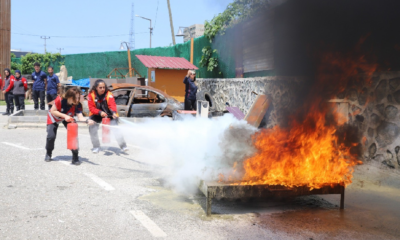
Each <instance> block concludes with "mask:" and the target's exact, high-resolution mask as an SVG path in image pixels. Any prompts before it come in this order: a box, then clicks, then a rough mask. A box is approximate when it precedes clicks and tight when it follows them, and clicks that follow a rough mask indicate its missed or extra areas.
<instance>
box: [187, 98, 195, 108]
mask: <svg viewBox="0 0 400 240" xmlns="http://www.w3.org/2000/svg"><path fill="white" fill-rule="evenodd" d="M196 102H197V101H196V99H195V100H190V99H186V98H185V110H187V111H192V110H194V111H196V110H197V103H196Z"/></svg>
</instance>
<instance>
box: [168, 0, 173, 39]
mask: <svg viewBox="0 0 400 240" xmlns="http://www.w3.org/2000/svg"><path fill="white" fill-rule="evenodd" d="M167 4H168V11H169V23H170V24H171V34H172V43H173V44H174V45H175V35H174V24H173V22H172V12H171V5H170V3H169V0H167Z"/></svg>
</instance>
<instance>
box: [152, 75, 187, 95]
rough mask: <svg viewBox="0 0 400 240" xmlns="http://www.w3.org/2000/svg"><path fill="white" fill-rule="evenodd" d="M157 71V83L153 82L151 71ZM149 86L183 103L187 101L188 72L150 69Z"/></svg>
mask: <svg viewBox="0 0 400 240" xmlns="http://www.w3.org/2000/svg"><path fill="white" fill-rule="evenodd" d="M152 70H155V76H156V81H155V82H151V71H152ZM148 71H149V73H148V75H147V76H148V81H149V86H152V87H154V88H157V89H160V90H161V91H164V92H166V93H167V94H168V95H170V96H171V97H173V98H175V99H176V100H178V101H180V102H183V101H184V100H185V84H183V79H184V78H185V76H186V74H187V72H188V70H177V69H152V68H149V69H148Z"/></svg>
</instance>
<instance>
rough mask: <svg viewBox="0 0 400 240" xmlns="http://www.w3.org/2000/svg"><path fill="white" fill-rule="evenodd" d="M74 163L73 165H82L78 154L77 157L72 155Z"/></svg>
mask: <svg viewBox="0 0 400 240" xmlns="http://www.w3.org/2000/svg"><path fill="white" fill-rule="evenodd" d="M72 164H73V165H77V166H78V165H81V161H79V157H78V156H76V157H75V156H73V157H72Z"/></svg>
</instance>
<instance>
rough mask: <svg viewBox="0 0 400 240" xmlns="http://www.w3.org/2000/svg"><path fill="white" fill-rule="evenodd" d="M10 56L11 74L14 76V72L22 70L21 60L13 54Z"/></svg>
mask: <svg viewBox="0 0 400 240" xmlns="http://www.w3.org/2000/svg"><path fill="white" fill-rule="evenodd" d="M10 56H11V69H10V70H11V74H13V75H14V74H15V70H17V69H20V70H21V68H22V64H21V60H20V59H19V58H17V57H16V56H15V54H14V53H11V54H10Z"/></svg>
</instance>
